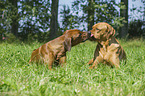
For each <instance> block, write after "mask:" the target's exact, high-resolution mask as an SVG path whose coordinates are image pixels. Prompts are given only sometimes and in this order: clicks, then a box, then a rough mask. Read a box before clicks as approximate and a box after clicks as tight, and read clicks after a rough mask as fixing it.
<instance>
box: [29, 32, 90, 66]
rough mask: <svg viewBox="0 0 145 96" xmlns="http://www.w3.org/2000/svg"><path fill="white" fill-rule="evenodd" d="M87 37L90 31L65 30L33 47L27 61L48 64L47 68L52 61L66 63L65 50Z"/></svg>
mask: <svg viewBox="0 0 145 96" xmlns="http://www.w3.org/2000/svg"><path fill="white" fill-rule="evenodd" d="M89 37H90V33H87V32H82V31H80V30H78V29H72V30H67V31H65V32H64V34H63V35H61V36H60V37H58V38H56V39H54V40H52V41H49V42H47V43H45V44H44V45H42V46H40V47H39V48H38V49H35V50H34V51H33V52H32V55H31V59H30V61H29V63H31V62H36V63H41V64H44V65H45V66H48V69H52V65H53V63H54V62H57V63H58V64H60V65H61V66H63V64H64V63H66V52H67V51H70V50H71V47H73V46H75V45H77V44H79V43H81V42H84V41H86V40H87V39H88V38H89Z"/></svg>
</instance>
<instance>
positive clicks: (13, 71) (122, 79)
mask: <svg viewBox="0 0 145 96" xmlns="http://www.w3.org/2000/svg"><path fill="white" fill-rule="evenodd" d="M119 42H120V44H121V45H122V47H123V48H124V50H125V52H126V54H127V63H126V64H124V63H123V62H122V63H121V65H120V68H119V69H116V68H111V67H109V66H107V65H103V64H100V65H99V66H98V68H97V69H93V70H90V69H89V65H87V62H88V61H89V60H90V59H91V58H93V53H94V50H95V47H96V45H97V43H95V42H90V41H86V42H84V43H81V44H79V45H77V46H75V47H73V48H72V49H71V51H70V52H67V63H66V66H65V67H60V66H55V67H53V69H55V70H52V71H50V70H49V69H48V68H46V67H44V66H43V65H36V64H32V65H29V64H28V61H29V60H30V56H31V53H32V51H33V50H34V49H36V48H38V47H39V46H40V45H42V44H43V43H38V42H33V43H29V44H28V43H12V44H9V43H6V42H5V43H0V96H8V95H10V96H20V95H21V96H145V41H144V40H143V39H134V40H127V41H126V40H119Z"/></svg>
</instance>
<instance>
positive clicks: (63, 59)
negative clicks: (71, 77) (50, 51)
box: [59, 56, 66, 67]
mask: <svg viewBox="0 0 145 96" xmlns="http://www.w3.org/2000/svg"><path fill="white" fill-rule="evenodd" d="M59 64H60V65H61V66H62V67H63V66H64V65H65V64H66V56H63V57H61V58H60V59H59Z"/></svg>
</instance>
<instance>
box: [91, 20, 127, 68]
mask: <svg viewBox="0 0 145 96" xmlns="http://www.w3.org/2000/svg"><path fill="white" fill-rule="evenodd" d="M92 28H93V29H92V30H90V32H91V33H92V34H93V35H94V37H93V38H95V39H96V41H97V42H98V45H97V47H96V50H95V53H94V58H93V59H91V60H90V61H89V63H88V64H93V65H92V66H90V67H89V69H93V68H95V67H96V66H97V65H98V64H99V63H104V64H107V65H109V66H111V67H113V66H115V67H116V68H118V67H120V66H119V65H120V61H121V60H126V54H125V51H124V50H123V48H122V47H121V46H120V44H119V42H118V41H117V39H116V38H115V36H114V34H115V30H114V28H113V27H112V26H111V25H109V24H108V23H105V22H101V23H97V24H95V25H94V26H93V27H92ZM91 40H92V39H91Z"/></svg>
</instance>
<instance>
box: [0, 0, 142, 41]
mask: <svg viewBox="0 0 145 96" xmlns="http://www.w3.org/2000/svg"><path fill="white" fill-rule="evenodd" d="M142 2H143V1H142ZM143 3H144V2H143ZM0 5H1V6H0V38H1V39H0V40H3V39H7V38H8V39H10V41H12V40H11V39H14V40H15V39H19V40H22V41H25V40H30V41H32V40H38V41H48V40H52V39H54V38H56V37H58V36H59V35H61V34H63V32H64V31H65V30H67V29H74V28H75V29H76V28H78V29H79V28H82V30H90V29H91V28H92V25H94V24H95V23H98V22H107V23H109V24H111V25H112V26H113V27H114V28H115V29H116V31H117V36H118V37H121V38H126V37H127V36H128V34H129V35H131V36H134V35H135V32H138V33H137V34H140V35H139V36H142V35H143V34H145V33H144V28H142V26H143V21H141V20H134V21H133V22H131V24H128V17H129V16H128V10H129V9H128V0H121V2H120V3H117V2H116V0H74V1H73V2H72V7H71V8H70V7H69V6H66V5H63V6H62V7H59V0H1V1H0ZM59 10H60V12H59ZM59 18H61V19H60V21H58V19H59ZM128 25H129V26H128ZM133 26H134V27H137V28H134V27H133ZM130 27H133V28H134V29H138V28H139V29H140V30H139V31H135V30H132V28H130ZM133 32H134V33H133Z"/></svg>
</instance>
